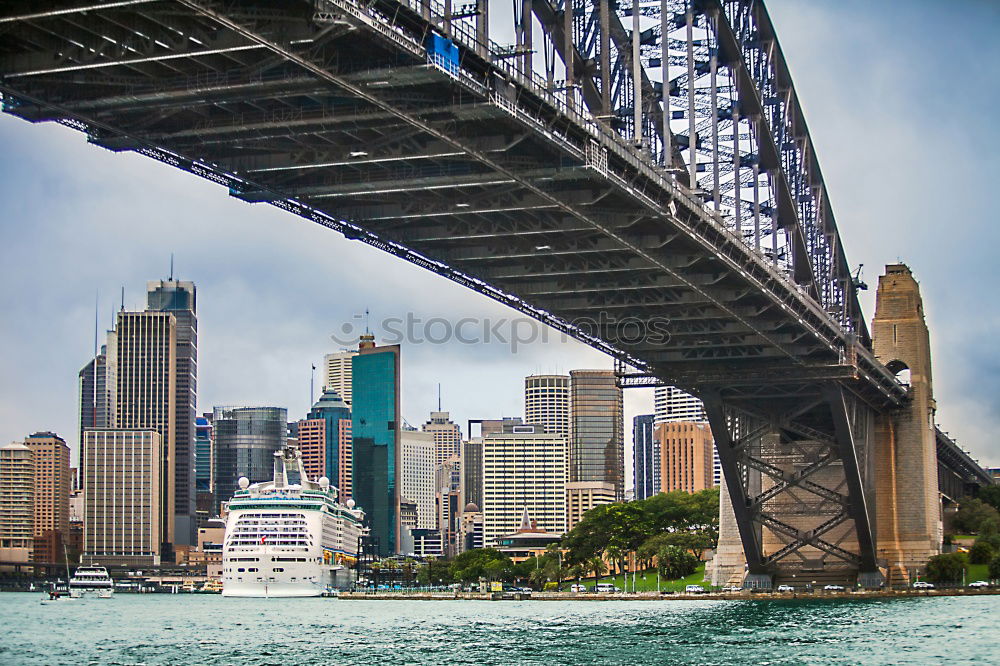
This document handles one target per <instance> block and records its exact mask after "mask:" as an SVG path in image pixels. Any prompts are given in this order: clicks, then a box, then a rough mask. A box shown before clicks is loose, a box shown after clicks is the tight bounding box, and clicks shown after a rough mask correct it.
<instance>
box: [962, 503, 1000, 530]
mask: <svg viewBox="0 0 1000 666" xmlns="http://www.w3.org/2000/svg"><path fill="white" fill-rule="evenodd" d="M952 525H953V526H954V528H955V529H956V530H958V531H959V532H961V533H963V534H978V533H979V532H982V531H989V530H991V529H992V530H995V529H998V528H1000V512H998V511H997V510H996V509H994V508H993V507H992V506H990V505H989V504H987V503H986V502H984V501H982V500H979V499H973V498H966V499H964V500H962V504H961V505H960V506H959V507H958V512H957V513H956V514H955V517H954V518H953V519H952Z"/></svg>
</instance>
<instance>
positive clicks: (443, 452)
mask: <svg viewBox="0 0 1000 666" xmlns="http://www.w3.org/2000/svg"><path fill="white" fill-rule="evenodd" d="M448 417H449V414H448V412H442V411H441V410H440V406H439V408H438V411H436V412H431V418H430V420H428V421H427V422H426V423H424V425H423V426H422V427H421V430H423V431H424V432H429V433H431V434H433V435H434V464H436V465H440V464H442V463H444V461H445V460H448V459H449V458H453V457H457V456H461V455H462V428H461V427H460V426H459V425H458V424H457V423H453V422H452V421H451V419H449V418H448Z"/></svg>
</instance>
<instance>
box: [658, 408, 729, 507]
mask: <svg viewBox="0 0 1000 666" xmlns="http://www.w3.org/2000/svg"><path fill="white" fill-rule="evenodd" d="M654 436H655V437H656V439H657V440H658V442H659V448H660V484H661V486H662V490H663V492H670V491H671V490H683V491H684V492H688V493H694V492H698V491H699V490H705V489H706V488H711V487H713V486H714V485H715V484H714V481H713V471H712V465H713V456H712V451H713V446H712V444H713V442H714V440H713V439H712V429H711V428H710V427H709V425H708V424H707V423H691V422H688V421H678V422H676V423H661V424H659V425H657V426H656V430H655V435H654Z"/></svg>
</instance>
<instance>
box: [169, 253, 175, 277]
mask: <svg viewBox="0 0 1000 666" xmlns="http://www.w3.org/2000/svg"><path fill="white" fill-rule="evenodd" d="M173 281H174V253H173V252H171V253H170V282H173Z"/></svg>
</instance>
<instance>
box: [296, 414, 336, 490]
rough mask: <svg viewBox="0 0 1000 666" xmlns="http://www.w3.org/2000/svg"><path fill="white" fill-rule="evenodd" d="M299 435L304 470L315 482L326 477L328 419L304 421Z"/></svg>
mask: <svg viewBox="0 0 1000 666" xmlns="http://www.w3.org/2000/svg"><path fill="white" fill-rule="evenodd" d="M298 434H299V436H298V441H299V451H300V452H301V453H302V468H303V469H304V470H305V471H306V476H308V477H309V478H310V479H312V480H313V481H315V480H316V479H318V478H319V477H321V476H325V475H326V419H302V420H301V421H299V426H298ZM328 478H329V477H328Z"/></svg>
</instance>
